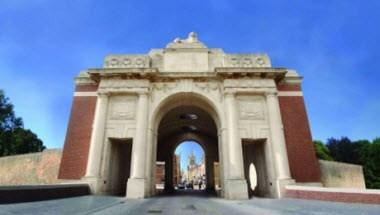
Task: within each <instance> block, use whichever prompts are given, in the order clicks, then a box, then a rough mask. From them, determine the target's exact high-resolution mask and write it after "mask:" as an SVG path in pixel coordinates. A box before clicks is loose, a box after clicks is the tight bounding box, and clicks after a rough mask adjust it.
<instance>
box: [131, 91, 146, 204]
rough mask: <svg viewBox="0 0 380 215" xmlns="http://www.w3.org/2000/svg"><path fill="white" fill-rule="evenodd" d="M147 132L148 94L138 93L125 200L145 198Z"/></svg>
mask: <svg viewBox="0 0 380 215" xmlns="http://www.w3.org/2000/svg"><path fill="white" fill-rule="evenodd" d="M147 131H148V93H147V92H139V96H138V101H137V116H136V134H135V138H134V140H133V144H132V165H131V175H130V178H129V179H128V184H127V198H144V197H145V187H146V184H145V183H146V178H145V167H146V160H147V157H146V149H147Z"/></svg>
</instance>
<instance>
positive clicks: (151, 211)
mask: <svg viewBox="0 0 380 215" xmlns="http://www.w3.org/2000/svg"><path fill="white" fill-rule="evenodd" d="M160 213H162V210H148V214H160Z"/></svg>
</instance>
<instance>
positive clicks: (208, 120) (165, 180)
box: [153, 101, 221, 193]
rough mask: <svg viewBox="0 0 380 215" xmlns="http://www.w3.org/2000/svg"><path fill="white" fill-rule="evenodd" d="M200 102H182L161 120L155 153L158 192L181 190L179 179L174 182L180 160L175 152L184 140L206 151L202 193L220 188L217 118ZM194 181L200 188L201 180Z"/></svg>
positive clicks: (155, 174) (171, 108)
mask: <svg viewBox="0 0 380 215" xmlns="http://www.w3.org/2000/svg"><path fill="white" fill-rule="evenodd" d="M199 103H201V101H199V102H198V103H197V102H190V103H184V102H181V104H179V105H176V106H172V107H170V109H167V110H168V111H167V112H166V113H165V114H163V115H162V118H160V120H159V123H158V129H157V145H156V148H155V152H154V153H156V156H155V157H156V159H155V163H154V165H155V168H153V169H155V170H154V181H155V183H156V193H160V192H165V193H171V192H175V191H176V190H178V182H179V181H178V178H176V180H174V179H175V177H176V176H175V174H176V173H175V172H174V170H175V168H176V167H175V165H176V164H175V162H176V159H177V158H176V153H175V151H176V149H177V147H178V146H179V145H180V144H181V143H183V142H185V141H192V142H196V143H197V144H199V146H200V147H201V148H202V150H203V151H204V157H203V160H204V161H203V162H204V181H203V182H202V190H205V191H215V190H220V189H221V186H220V184H221V183H220V174H219V171H220V170H219V148H218V132H217V125H216V123H215V120H214V117H215V116H212V115H211V114H210V113H209V112H208V111H206V110H205V108H202V107H200V106H199V105H198V104H199ZM198 164H199V163H198ZM216 176H217V177H216ZM181 177H183V176H181ZM186 177H187V176H186ZM215 178H217V179H215ZM187 179H188V180H186V182H187V183H190V181H189V179H190V178H187ZM192 179H193V182H192V184H193V187H194V186H195V185H197V186H198V188H199V185H198V184H199V180H198V181H197V182H196V181H194V178H192ZM181 180H182V178H181ZM181 182H182V181H181ZM176 188H177V189H176Z"/></svg>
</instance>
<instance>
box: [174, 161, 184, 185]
mask: <svg viewBox="0 0 380 215" xmlns="http://www.w3.org/2000/svg"><path fill="white" fill-rule="evenodd" d="M181 182H182V175H181V156H180V155H174V156H173V184H174V185H176V184H179V183H181Z"/></svg>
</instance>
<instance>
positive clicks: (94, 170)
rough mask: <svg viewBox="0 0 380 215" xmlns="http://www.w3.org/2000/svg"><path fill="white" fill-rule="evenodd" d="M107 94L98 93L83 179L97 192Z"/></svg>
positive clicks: (99, 179)
mask: <svg viewBox="0 0 380 215" xmlns="http://www.w3.org/2000/svg"><path fill="white" fill-rule="evenodd" d="M108 100H109V98H108V94H107V93H98V98H97V103H96V109H95V118H94V122H93V129H92V133H91V141H90V152H89V157H88V161H87V169H86V175H85V177H84V180H85V181H87V182H88V183H89V184H90V188H91V192H92V193H98V192H99V188H100V184H101V183H100V181H101V176H100V173H99V170H100V167H101V160H102V159H101V157H102V148H103V144H104V133H105V124H106V118H107V109H108Z"/></svg>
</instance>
